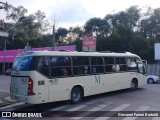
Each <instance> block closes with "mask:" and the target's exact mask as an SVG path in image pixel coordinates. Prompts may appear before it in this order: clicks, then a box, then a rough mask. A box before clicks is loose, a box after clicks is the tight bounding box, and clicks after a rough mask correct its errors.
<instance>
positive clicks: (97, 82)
mask: <svg viewBox="0 0 160 120" xmlns="http://www.w3.org/2000/svg"><path fill="white" fill-rule="evenodd" d="M100 82H101V80H100V76H99V75H95V84H100Z"/></svg>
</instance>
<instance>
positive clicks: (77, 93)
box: [71, 87, 83, 104]
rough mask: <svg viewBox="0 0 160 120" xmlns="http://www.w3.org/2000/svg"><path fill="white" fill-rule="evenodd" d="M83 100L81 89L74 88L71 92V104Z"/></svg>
mask: <svg viewBox="0 0 160 120" xmlns="http://www.w3.org/2000/svg"><path fill="white" fill-rule="evenodd" d="M82 98H83V93H82V89H81V88H80V87H74V88H73V89H72V91H71V103H73V104H76V103H80V102H81V101H82Z"/></svg>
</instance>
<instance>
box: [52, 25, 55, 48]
mask: <svg viewBox="0 0 160 120" xmlns="http://www.w3.org/2000/svg"><path fill="white" fill-rule="evenodd" d="M54 46H55V23H54V25H53V39H52V51H54Z"/></svg>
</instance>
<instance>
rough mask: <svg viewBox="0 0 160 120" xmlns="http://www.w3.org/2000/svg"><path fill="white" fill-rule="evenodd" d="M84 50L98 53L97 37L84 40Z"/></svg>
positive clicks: (86, 37) (84, 38) (88, 37)
mask: <svg viewBox="0 0 160 120" xmlns="http://www.w3.org/2000/svg"><path fill="white" fill-rule="evenodd" d="M82 50H83V51H96V37H95V36H85V37H83V38H82Z"/></svg>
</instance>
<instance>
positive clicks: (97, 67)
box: [91, 57, 104, 74]
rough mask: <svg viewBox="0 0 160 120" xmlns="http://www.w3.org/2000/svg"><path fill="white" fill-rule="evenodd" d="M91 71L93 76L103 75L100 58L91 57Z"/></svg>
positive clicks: (101, 59)
mask: <svg viewBox="0 0 160 120" xmlns="http://www.w3.org/2000/svg"><path fill="white" fill-rule="evenodd" d="M91 70H92V73H93V74H96V73H104V67H103V58H102V57H91Z"/></svg>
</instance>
